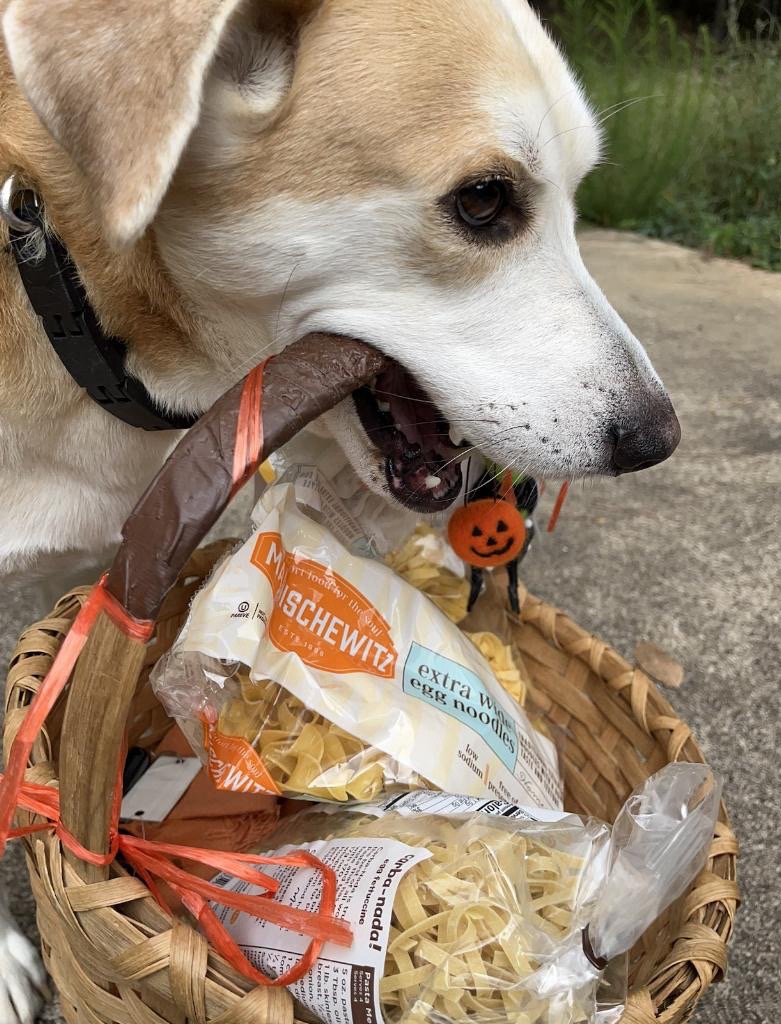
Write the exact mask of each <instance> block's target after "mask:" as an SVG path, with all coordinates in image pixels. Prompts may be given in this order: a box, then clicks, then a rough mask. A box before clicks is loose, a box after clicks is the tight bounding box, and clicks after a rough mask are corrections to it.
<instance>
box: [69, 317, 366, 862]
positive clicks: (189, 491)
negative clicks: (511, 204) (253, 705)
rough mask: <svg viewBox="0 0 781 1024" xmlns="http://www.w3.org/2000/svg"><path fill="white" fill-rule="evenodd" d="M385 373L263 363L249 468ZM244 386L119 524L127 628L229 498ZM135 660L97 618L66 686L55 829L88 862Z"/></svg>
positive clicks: (358, 355)
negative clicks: (257, 438)
mask: <svg viewBox="0 0 781 1024" xmlns="http://www.w3.org/2000/svg"><path fill="white" fill-rule="evenodd" d="M385 362H386V360H385V357H384V356H382V355H381V354H380V353H379V352H377V351H376V350H375V349H373V348H371V347H370V346H368V345H366V344H363V343H362V342H359V341H353V340H351V339H349V338H341V337H338V336H335V335H327V334H312V335H309V336H308V337H306V338H304V339H303V340H301V341H299V342H296V343H295V344H294V345H291V346H290V347H289V348H287V349H285V350H284V352H282V353H280V354H279V355H277V356H274V357H273V359H271V360H269V362H268V363H267V364H266V366H265V368H264V371H263V387H262V394H261V397H260V413H261V422H262V428H263V444H262V452H260V453H259V456H258V458H257V460H256V462H257V464H258V465H259V464H260V463H261V462H262V461H263V460H265V459H267V458H268V457H269V455H271V454H272V453H273V452H274V451H275V450H276V449H277V448H279V447H280V446H281V445H283V444H284V443H285V442H286V441H288V440H290V438H292V437H293V436H294V435H295V434H296V433H297V432H298V431H299V430H301V429H302V428H303V427H305V426H306V425H307V424H308V423H311V422H312V421H313V420H315V419H317V417H318V416H320V415H322V414H323V413H324V412H327V411H328V410H329V409H331V408H333V407H334V406H335V405H337V404H338V403H339V402H341V401H342V400H344V399H345V398H347V397H348V396H349V395H350V394H352V392H353V391H355V390H356V388H359V387H361V386H362V385H363V384H366V383H367V382H368V381H370V380H371V379H372V377H374V376H376V374H378V373H379V372H380V371H381V370H382V368H383V366H384V365H385ZM250 376H251V375H250ZM247 379H248V378H245V380H244V381H242V382H241V383H240V384H237V385H236V386H235V387H234V388H232V389H231V390H230V391H229V392H228V393H227V394H226V395H224V396H223V397H222V398H221V399H220V400H219V401H218V402H217V403H216V405H214V406H213V408H212V409H211V410H210V411H209V412H208V413H207V414H206V415H205V416H204V417H203V418H202V419H201V420H199V421H198V423H196V424H195V426H194V427H192V428H191V429H190V431H189V433H188V434H187V435H186V436H185V437H184V438H183V439H182V441H181V442H180V444H179V445H178V447H177V448H176V449H175V450H174V452H173V453H172V454H171V456H170V457H169V459H168V461H167V462H166V464H165V466H163V468H162V470H161V471H160V473H158V475H157V477H156V478H155V480H154V481H153V482H152V484H151V485H150V487H149V488H148V489H147V491H146V493H145V494H144V495H143V497H142V498H141V500H140V501H139V503H138V505H137V506H136V508H135V510H134V511H133V513H132V514H131V516H130V518H129V519H128V521H127V523H126V524H125V527H124V529H123V531H122V534H123V541H122V545H121V547H120V549H119V552H118V553H117V556H116V558H115V560H114V564H113V566H112V567H111V571H110V573H109V576H108V579H107V581H106V589H107V590H108V591H109V592H110V593H111V594H112V595H113V596H114V597H116V598H117V599H118V600H119V602H120V603H121V604H122V605H123V606H124V608H125V609H127V611H128V612H130V614H131V615H132V616H133V617H134V618H136V619H141V620H154V619H156V618H157V615H158V612H159V610H160V606H161V605H162V603H163V600H164V599H165V597H166V595H167V594H168V592H169V591H170V589H171V588H172V587H173V585H174V584H175V583H176V581H177V579H178V577H179V574H180V573H181V571H182V569H183V568H184V566H185V563H186V562H187V560H188V558H189V557H190V555H192V553H193V552H194V551H195V549H196V548H197V547H198V545H199V544H200V542H201V541H202V540H203V538H204V537H205V536H206V534H207V533H208V531H209V530H210V529H211V527H212V526H213V525H214V523H215V522H216V521H217V519H218V518H219V516H220V514H221V513H222V511H223V510H224V509H225V507H226V505H227V504H228V502H229V501H230V498H231V495H232V494H233V493H234V491H235V481H234V477H233V463H234V449H235V448H236V435H237V426H238V423H239V411H240V408H241V404H242V395H243V394H244V390H245V385H246V383H247ZM250 468H251V467H250ZM145 655H146V651H145V647H144V645H143V644H142V643H141V642H139V641H138V640H132V639H131V638H129V637H128V636H127V635H126V634H125V633H124V632H123V631H122V630H121V629H120V628H119V627H118V626H117V625H115V623H114V622H112V621H111V619H110V618H109V617H108V616H106V615H105V614H101V615H100V617H99V618H98V620H97V622H96V624H95V627H94V628H93V630H92V633H91V634H90V637H89V639H88V641H87V644H86V646H85V648H84V651H83V652H82V654H81V657H80V658H79V660H78V662H77V663H76V667H75V670H74V673H73V676H72V679H71V683H70V689H69V694H68V704H67V708H66V711H65V718H64V721H63V728H62V744H61V754H60V794H61V808H62V819H63V823H64V824H65V826H66V828H67V829H69V831H70V832H71V833H72V834H73V835H74V836H75V837H76V838H77V839H78V841H79V842H80V843H82V845H83V846H85V847H86V848H87V849H89V850H91V851H93V852H95V853H98V854H105V853H106V851H107V850H108V843H109V839H108V836H109V829H110V826H111V820H112V817H111V810H112V802H111V795H112V792H113V788H114V784H115V781H116V778H117V769H118V759H119V751H120V750H121V748H122V738H123V734H124V731H125V727H126V724H127V718H128V713H129V710H130V707H131V704H132V700H133V695H134V693H135V689H136V685H137V683H138V679H139V676H140V674H141V670H142V667H143V664H144V659H145ZM66 858H67V859H68V860H69V861H70V862H71V864H72V865H73V867H74V868H75V870H76V871H77V872H78V873H79V874H80V875H81V877H82V878H84V879H85V880H86V881H89V882H96V881H100V880H103V879H105V878H107V877H108V869H107V868H105V867H96V866H93V865H91V864H87V863H85V862H83V861H81V860H79V858H77V857H75V856H74V855H73V854H70V853H66Z"/></svg>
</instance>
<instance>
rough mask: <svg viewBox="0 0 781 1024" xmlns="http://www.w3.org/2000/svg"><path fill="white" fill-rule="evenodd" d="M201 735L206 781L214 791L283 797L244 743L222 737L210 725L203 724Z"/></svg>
mask: <svg viewBox="0 0 781 1024" xmlns="http://www.w3.org/2000/svg"><path fill="white" fill-rule="evenodd" d="M203 734H204V735H203V745H204V747H206V752H207V754H208V764H207V767H208V771H209V778H210V779H211V780H212V782H213V783H214V785H215V786H216V787H217V789H221V790H224V791H225V792H228V793H270V794H271V795H272V796H281V795H282V791H281V790H280V789H279V787H278V786H277V784H276V783H275V782H274V780H273V779H272V778H271V776H270V775H269V772H268V768H266V766H265V764H263V761H262V760H261V759H260V756H259V755H258V754H257V752H256V751H255V750H254V749H253V748H252V747H251V746H250V745H249V743H247V741H246V740H245V739H242V737H241V736H225V735H224V734H223V733H221V732H219V730H218V729H217V728H216V726H214V725H212V724H211V723H209V722H204V723H203Z"/></svg>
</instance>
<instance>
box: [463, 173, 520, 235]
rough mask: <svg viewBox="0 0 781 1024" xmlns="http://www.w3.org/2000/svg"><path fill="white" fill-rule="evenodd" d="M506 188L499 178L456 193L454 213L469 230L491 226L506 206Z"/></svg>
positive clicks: (474, 184) (467, 187) (476, 183)
mask: <svg viewBox="0 0 781 1024" xmlns="http://www.w3.org/2000/svg"><path fill="white" fill-rule="evenodd" d="M507 199H508V196H507V186H506V185H505V183H504V182H503V181H501V180H500V179H499V178H486V179H485V180H484V181H476V182H474V183H473V184H471V185H465V186H464V187H463V188H460V189H459V190H458V192H456V211H457V213H458V216H459V217H460V218H461V220H462V221H463V222H464V223H465V224H467V225H468V226H469V227H470V228H485V227H488V225H489V224H493V222H494V221H495V220H496V218H497V217H498V216H499V215H500V214H501V213H502V211H503V210H504V208H505V207H506V206H507Z"/></svg>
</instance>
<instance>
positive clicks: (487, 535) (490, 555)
mask: <svg viewBox="0 0 781 1024" xmlns="http://www.w3.org/2000/svg"><path fill="white" fill-rule="evenodd" d="M448 538H449V540H450V544H451V546H452V548H453V550H454V551H455V553H456V554H457V555H458V557H459V558H462V559H463V560H464V561H465V562H466V563H467V564H468V565H473V566H476V567H477V568H480V569H495V568H496V567H497V566H499V565H507V564H508V563H509V562H513V561H515V559H516V558H518V556H519V555H520V554H521V552H522V551H523V547H524V544H525V543H526V524H525V522H524V518H523V516H522V515H521V513H520V512H519V511H518V509H517V508H516V507H515V505H512V504H511V503H510V502H509V501H504V500H498V501H494V500H493V499H491V498H485V499H483V500H482V501H475V502H472V504H471V505H465V506H464V507H463V508H460V509H458V510H457V511H456V512H454V513H453V516H452V518H451V520H450V523H449V524H448Z"/></svg>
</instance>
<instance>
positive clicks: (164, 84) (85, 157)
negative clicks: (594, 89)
mask: <svg viewBox="0 0 781 1024" xmlns="http://www.w3.org/2000/svg"><path fill="white" fill-rule="evenodd" d="M62 4H68V5H70V7H71V8H72V13H70V14H68V13H67V12H66V11H65V10H64V9H62V8H61V9H59V10H58V9H57V7H58V6H60V5H62ZM183 4H184V6H182V5H183ZM44 6H45V7H46V16H44V9H43V8H44ZM219 6H220V4H219V3H218V2H217V0H197V2H194V0H181V2H174V0H169V2H167V3H160V2H159V0H133V3H129V0H128V2H124V3H119V2H117V0H79V3H73V2H72V0H56V5H55V3H54V2H53V0H35V2H31V0H27V2H26V3H25V4H24V7H23V11H24V19H25V20H26V21H30V22H31V23H32V24H34V25H35V31H33V32H31V37H32V38H33V39H35V40H36V45H37V46H39V47H40V51H41V53H40V54H39V55H38V59H41V60H43V59H46V55H47V54H48V55H49V56H50V57H51V59H52V60H53V61H54V60H55V57H56V55H57V54H58V53H59V54H60V55H61V54H62V53H63V51H64V52H66V53H67V52H68V48H69V46H73V45H75V44H74V40H77V39H89V38H90V33H91V32H95V33H96V38H97V39H98V40H100V39H103V41H104V44H105V45H106V46H107V49H106V50H102V49H98V48H97V44H96V47H95V48H94V49H91V48H90V47H87V49H86V51H85V55H84V58H83V59H84V60H85V61H86V66H85V67H83V68H82V70H81V75H80V78H79V80H76V81H74V82H73V83H72V84H67V83H65V82H64V79H63V77H62V76H60V77H55V82H54V84H51V83H50V84H48V85H47V88H46V90H45V92H46V93H47V94H48V92H55V91H58V93H60V94H61V92H62V90H63V89H64V90H65V91H66V94H67V95H66V103H65V107H64V109H57V110H53V111H51V112H50V117H49V121H50V122H51V123H50V127H51V128H53V130H54V131H55V132H56V134H57V135H58V136H60V137H61V138H63V139H64V140H65V142H66V149H63V148H61V147H60V146H59V145H58V144H57V143H55V142H54V140H53V139H52V137H51V134H50V133H49V131H47V130H46V129H45V128H44V127H43V125H42V124H41V123H40V120H39V118H38V117H37V116H36V114H34V113H33V111H32V110H31V109H30V106H29V104H28V102H27V100H26V99H25V98H24V97H23V96H22V94H21V91H20V89H19V87H18V85H17V84H16V82H15V81H14V78H13V75H12V73H11V70H10V68H9V66H8V61H7V57H6V56H5V54H3V55H2V57H0V112H1V113H2V128H1V129H0V170H2V171H5V170H6V169H18V170H20V171H21V172H22V173H23V176H24V177H25V179H26V180H27V181H28V182H29V183H30V184H31V185H33V186H35V187H36V188H37V189H38V190H39V192H40V193H41V195H42V196H44V197H45V202H46V210H47V214H48V217H49V220H50V222H51V223H52V225H53V227H54V229H55V230H56V231H57V232H58V233H59V234H60V235H61V237H63V238H64V239H65V240H66V241H67V244H68V246H69V248H70V251H71V252H72V254H73V257H74V259H75V261H76V263H77V265H78V267H79V271H80V273H81V275H82V277H83V279H84V281H85V283H86V286H87V288H88V291H89V293H90V296H91V299H92V301H93V303H94V304H95V306H96V308H97V309H98V311H99V313H100V315H101V317H102V319H103V322H104V324H105V326H106V328H107V329H108V330H109V331H111V332H113V333H116V334H118V335H120V336H122V337H124V338H126V339H128V341H129V342H130V344H131V347H132V349H133V351H134V365H135V366H137V367H138V368H139V371H140V373H141V375H142V376H143V377H144V378H145V379H148V380H154V379H155V378H156V377H157V376H159V375H170V374H171V373H173V372H174V371H175V370H176V368H177V367H178V366H180V365H181V362H182V359H183V357H184V353H185V352H187V353H188V356H187V358H188V359H190V358H192V359H193V360H195V361H196V362H199V363H200V364H201V366H200V367H199V369H201V370H204V371H205V370H206V366H207V364H208V361H209V360H210V359H214V358H215V353H213V352H212V353H205V352H197V351H193V344H197V341H194V339H197V338H199V337H202V335H203V331H202V329H201V326H200V325H199V324H197V323H196V322H195V320H194V319H193V316H192V314H191V313H190V312H188V310H187V309H186V308H185V301H184V299H183V297H182V296H181V295H180V294H178V292H177V290H176V289H175V288H173V287H172V285H171V283H170V281H169V280H168V277H167V275H166V273H165V270H164V268H163V266H162V264H161V262H160V260H159V259H158V257H157V254H156V250H155V245H154V241H153V235H149V236H147V237H145V238H144V239H142V240H141V241H140V242H139V243H137V244H136V245H135V246H134V247H133V248H132V249H131V250H130V251H126V252H117V251H115V250H114V249H113V247H112V246H111V245H110V244H109V243H108V241H107V240H106V237H105V231H104V215H105V211H106V210H107V209H108V210H110V209H111V208H112V206H113V205H115V204H116V203H117V202H125V201H128V200H125V199H123V196H127V195H133V194H134V192H135V191H136V183H135V182H134V175H135V174H136V173H137V171H138V165H139V158H138V154H139V152H140V153H141V154H142V155H143V154H145V153H147V152H152V151H153V150H154V148H155V147H159V146H160V145H161V134H160V133H161V132H162V131H164V130H165V129H166V126H167V124H168V122H167V117H168V115H169V113H170V111H172V110H175V109H176V103H175V97H173V98H172V96H171V88H172V84H173V83H172V82H171V81H169V80H167V79H166V77H165V73H164V71H161V70H160V67H161V65H162V66H163V67H165V66H167V62H166V61H163V60H161V59H160V56H159V54H163V53H165V52H167V50H168V49H169V48H174V49H176V48H177V47H179V49H180V51H181V53H182V59H183V60H184V59H186V53H187V50H188V48H189V49H190V50H192V49H193V47H194V46H195V45H196V43H197V41H198V40H199V39H200V38H202V35H203V32H204V28H203V25H204V23H205V22H206V21H207V20H208V19H209V17H212V16H213V15H214V12H215V8H217V7H219ZM283 6H284V7H285V8H286V9H287V10H288V11H294V13H295V14H296V15H297V16H303V15H308V16H309V17H308V20H307V21H306V22H305V23H304V27H303V29H302V32H301V40H300V46H299V51H298V56H297V64H296V70H295V76H294V80H293V86H292V89H291V91H290V94H289V97H288V98H287V100H286V101H285V103H284V104H283V106H282V108H281V109H280V110H279V111H278V113H277V115H276V116H275V119H274V122H273V124H272V125H271V126H270V127H269V129H268V130H267V131H265V132H262V133H258V132H257V131H255V132H254V133H253V134H252V135H251V136H248V137H247V139H246V140H244V141H243V142H242V141H241V140H239V141H238V144H237V145H235V146H231V147H230V149H229V152H228V153H227V155H226V159H227V160H229V161H230V166H229V168H227V170H228V171H229V173H226V168H225V167H222V166H220V165H219V164H218V165H216V166H215V165H214V164H212V163H210V164H209V166H207V167H204V166H199V165H198V159H197V150H196V151H195V152H194V153H193V154H191V155H190V156H189V158H187V159H186V160H185V163H184V165H183V166H182V168H181V170H180V172H179V175H178V178H177V179H175V181H174V187H173V189H172V191H171V196H170V199H169V202H171V203H174V204H175V205H176V206H177V207H178V208H182V207H186V208H187V209H188V210H189V211H190V213H191V215H192V216H198V212H199V209H200V208H201V207H202V206H203V205H204V204H207V205H208V206H209V212H212V213H213V212H214V211H215V209H216V210H219V209H220V208H221V207H223V206H224V208H225V210H226V211H229V212H233V211H235V210H240V209H243V208H246V207H247V206H248V205H252V204H254V203H257V202H260V201H262V200H263V199H265V198H269V197H272V196H278V195H284V194H292V195H296V196H307V197H308V198H310V199H312V200H317V199H326V198H329V197H338V196H344V195H345V194H355V195H358V194H360V193H362V192H364V191H367V190H372V189H376V188H378V187H383V186H391V187H392V186H393V185H394V184H397V183H404V184H408V183H409V182H410V181H412V182H415V183H416V184H417V186H418V187H419V188H420V190H421V192H422V193H423V194H425V195H427V196H432V197H433V196H436V195H438V194H439V193H440V192H441V191H443V190H444V189H446V188H447V187H449V186H451V185H452V184H453V183H454V181H455V180H456V179H457V177H458V176H459V175H463V176H466V175H467V174H469V173H470V172H472V171H480V170H481V169H482V168H484V167H485V166H491V165H492V163H494V162H495V154H494V152H493V151H492V149H491V148H490V147H487V146H486V136H487V135H489V136H490V133H489V132H487V131H486V120H487V114H486V113H485V111H483V110H480V109H479V107H478V106H477V98H478V96H479V88H478V86H479V87H480V88H484V87H485V85H486V81H488V83H490V80H491V77H492V76H493V75H495V82H496V88H497V89H501V88H503V87H506V85H507V74H508V69H512V73H513V74H514V75H516V76H518V79H519V84H529V83H530V82H532V83H534V84H538V82H537V79H538V73H537V72H536V70H535V69H534V68H533V67H532V66H531V65H526V66H524V64H523V63H522V62H521V61H520V60H519V48H518V46H517V41H516V40H514V39H513V33H512V29H511V26H510V25H509V23H508V22H507V20H506V19H505V18H503V17H502V15H501V13H500V12H499V10H498V9H496V8H494V7H493V5H488V4H486V5H482V6H481V5H475V4H473V3H472V0H396V2H395V3H393V4H385V3H377V2H376V0H325V2H324V3H322V4H320V5H313V4H312V3H311V2H307V0H304V2H299V3H292V2H289V3H287V4H283ZM314 6H317V7H318V9H317V10H314V11H313V7H314ZM185 8H186V9H185ZM169 9H170V10H169ZM163 10H165V12H166V13H165V16H164V15H163ZM150 11H152V12H153V13H154V16H153V20H152V23H151V24H150V23H149V18H150V16H151V15H150ZM63 23H65V26H66V27H67V28H68V30H69V32H70V33H72V34H73V39H72V40H71V42H70V43H69V42H68V40H67V39H65V40H64V39H63ZM96 25H99V29H97V28H96ZM134 26H135V27H136V29H137V36H135V37H134V36H133V35H132V32H133V28H134ZM47 28H50V30H51V36H49V35H48V34H47V31H46V30H47ZM112 33H113V34H114V38H117V40H119V38H121V43H119V45H118V46H116V47H115V46H113V45H111V44H110V40H111V39H112ZM128 33H129V34H128ZM107 40H108V41H109V43H107ZM182 40H184V43H183V42H182ZM357 40H361V45H356V41H357ZM185 44H186V45H185ZM42 55H43V56H42ZM432 58H433V59H432ZM80 59H81V58H80ZM90 60H91V61H92V63H91V64H90V63H89V61H90ZM55 63H56V61H55ZM110 66H113V68H114V70H113V72H112V71H111V67H110ZM109 73H110V78H109V80H108V81H107V80H106V78H105V76H106V75H107V74H109ZM77 87H81V88H82V89H87V88H88V89H89V91H88V92H87V93H86V94H85V95H84V96H83V97H80V96H79V94H78V88H77ZM98 89H99V90H100V102H95V100H94V95H93V94H92V90H98ZM71 94H73V97H71ZM432 113H433V114H434V116H433V117H432ZM336 125H338V126H339V132H340V136H339V146H338V147H326V146H322V145H321V137H322V135H323V132H324V131H328V130H329V128H328V127H327V126H336ZM331 130H336V129H335V128H333V129H331ZM66 150H67V151H66ZM68 153H72V154H76V156H77V160H78V164H79V167H80V168H81V169H79V167H77V166H76V161H75V160H74V159H73V158H72V157H71V156H69V155H68ZM466 154H469V159H468V162H466V158H465V155H466ZM131 155H132V156H133V159H132V160H131V159H130V156H131ZM454 160H460V161H461V163H460V166H458V165H454ZM313 168H316V171H313ZM430 228H431V230H430V231H427V232H426V233H425V234H424V235H422V236H421V241H422V242H423V240H424V239H425V246H427V247H432V248H433V249H436V248H437V246H438V244H440V239H439V233H438V226H437V225H435V224H431V225H430ZM4 230H5V229H4V227H1V226H0V231H4ZM441 245H442V246H443V247H445V248H446V249H447V248H449V249H450V250H452V255H453V257H454V260H453V261H452V262H451V263H449V264H447V272H448V273H449V274H456V273H462V272H463V270H464V267H462V266H461V265H460V262H461V261H459V260H456V259H455V257H456V256H457V255H458V251H459V250H458V247H457V246H454V245H453V244H452V240H451V239H450V238H447V239H444V240H442V242H441ZM430 255H432V254H431V253H423V252H422V253H421V259H424V257H425V256H430ZM485 263H486V272H487V271H488V269H490V266H491V262H490V254H487V255H486V261H485ZM469 269H470V275H472V274H474V272H475V270H476V267H475V265H474V260H472V261H471V262H470V268H469ZM0 294H2V296H3V302H2V304H1V305H0V407H2V408H8V407H13V408H14V409H15V412H16V414H18V415H19V416H25V415H26V416H29V417H30V418H35V417H36V416H38V415H40V414H41V412H42V411H43V410H46V412H47V413H48V414H50V415H51V414H59V413H60V412H62V410H64V409H66V408H68V407H69V406H72V405H73V403H76V402H79V401H84V399H83V397H82V396H81V394H80V392H79V391H78V389H77V388H76V387H75V386H74V385H73V383H72V382H71V381H70V379H69V378H68V377H67V376H66V375H65V374H63V372H62V370H61V368H60V366H59V364H58V362H57V360H56V358H55V357H54V355H53V353H52V352H51V350H50V348H49V346H48V344H47V343H46V342H45V339H43V337H42V335H41V332H40V330H39V328H38V327H37V324H36V323H35V321H34V319H33V317H32V315H31V313H30V310H29V307H28V304H27V302H26V300H25V299H24V296H23V294H22V292H21V289H20V285H19V282H18V275H17V274H16V270H15V267H14V265H13V262H12V260H11V259H10V256H8V255H6V256H5V257H4V258H3V260H2V264H0ZM9 297H10V301H9ZM217 358H219V354H217Z"/></svg>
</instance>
